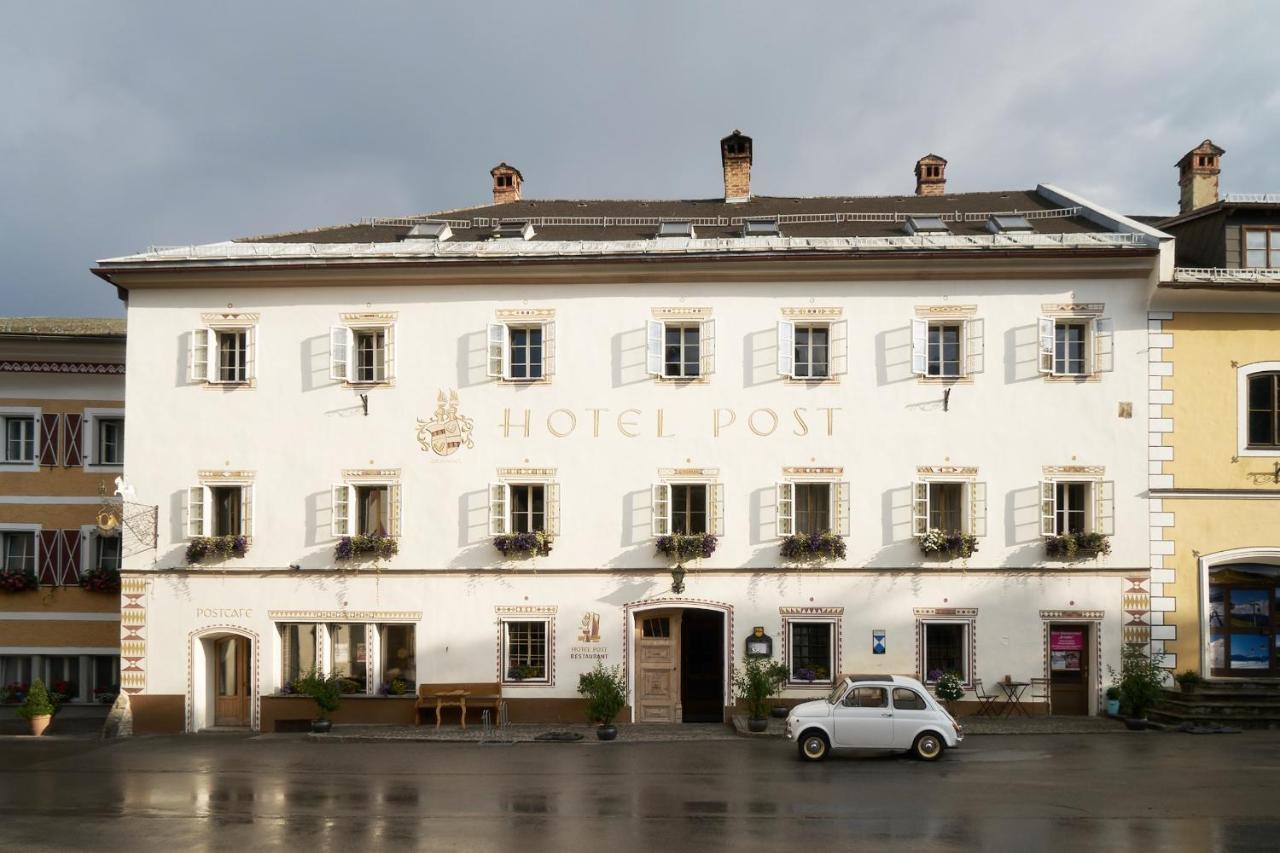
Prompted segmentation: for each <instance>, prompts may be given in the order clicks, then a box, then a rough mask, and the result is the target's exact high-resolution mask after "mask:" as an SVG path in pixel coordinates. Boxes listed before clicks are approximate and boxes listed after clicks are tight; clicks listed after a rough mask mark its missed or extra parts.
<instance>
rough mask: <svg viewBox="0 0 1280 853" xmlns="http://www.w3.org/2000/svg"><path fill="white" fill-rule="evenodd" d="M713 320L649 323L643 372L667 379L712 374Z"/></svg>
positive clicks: (713, 361)
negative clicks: (644, 370)
mask: <svg viewBox="0 0 1280 853" xmlns="http://www.w3.org/2000/svg"><path fill="white" fill-rule="evenodd" d="M715 328H716V327H715V320H679V321H671V320H669V321H666V322H664V321H662V320H649V321H648V322H647V324H646V326H645V369H646V371H647V372H648V373H649V374H650V375H652V376H661V377H665V378H667V379H697V378H698V377H702V376H710V375H711V374H712V373H714V372H715V365H716V358H715V356H716V335H715Z"/></svg>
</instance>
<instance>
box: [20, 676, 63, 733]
mask: <svg viewBox="0 0 1280 853" xmlns="http://www.w3.org/2000/svg"><path fill="white" fill-rule="evenodd" d="M18 713H19V714H20V715H21V716H23V717H25V718H26V719H27V720H28V721H29V722H30V723H31V734H32V735H34V736H36V737H39V736H40V735H42V734H44V733H45V730H46V729H48V728H49V724H50V723H51V722H53V715H54V714H56V713H58V702H57V701H55V699H54V697H52V696H50V695H49V691H48V690H47V689H46V688H45V686H44V682H43V681H41V680H40V679H38V678H37V679H36V680H35V681H33V682H31V689H30V690H28V691H27V696H26V698H25V699H24V700H23V702H22V707H20V708H18Z"/></svg>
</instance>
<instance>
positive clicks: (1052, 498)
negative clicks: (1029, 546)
mask: <svg viewBox="0 0 1280 853" xmlns="http://www.w3.org/2000/svg"><path fill="white" fill-rule="evenodd" d="M1057 485H1058V484H1057V483H1055V482H1053V481H1052V480H1041V481H1040V535H1041V536H1053V535H1054V534H1055V533H1057V531H1058V488H1057Z"/></svg>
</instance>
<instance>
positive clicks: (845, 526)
mask: <svg viewBox="0 0 1280 853" xmlns="http://www.w3.org/2000/svg"><path fill="white" fill-rule="evenodd" d="M831 485H832V487H833V490H832V492H833V495H832V503H833V507H832V514H833V515H834V516H835V519H836V526H835V530H834V532H835V533H836V534H837V535H840V536H849V535H850V534H851V528H852V525H851V523H850V518H849V516H850V514H851V513H850V507H849V483H848V482H846V481H841V482H838V483H832V484H831Z"/></svg>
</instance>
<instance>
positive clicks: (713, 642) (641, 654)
mask: <svg viewBox="0 0 1280 853" xmlns="http://www.w3.org/2000/svg"><path fill="white" fill-rule="evenodd" d="M724 658H725V649H724V614H723V613H720V612H718V611H712V610H690V609H685V610H660V611H647V612H644V613H637V614H636V623H635V660H636V688H635V696H636V700H635V701H636V708H635V718H636V722H640V723H679V722H686V723H693V722H721V721H722V720H723V719H724V706H725V696H724Z"/></svg>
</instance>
